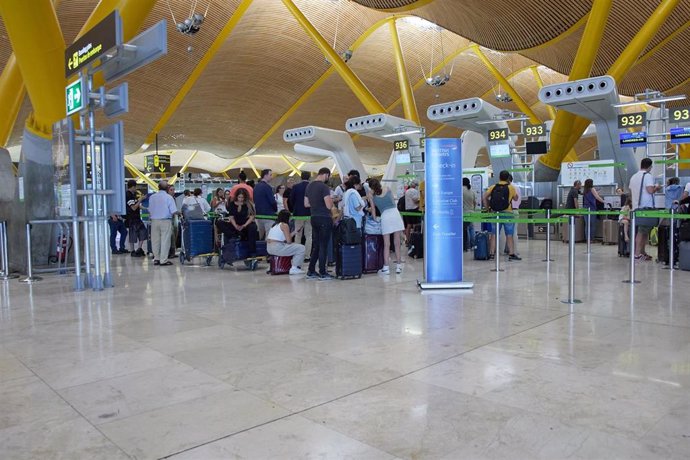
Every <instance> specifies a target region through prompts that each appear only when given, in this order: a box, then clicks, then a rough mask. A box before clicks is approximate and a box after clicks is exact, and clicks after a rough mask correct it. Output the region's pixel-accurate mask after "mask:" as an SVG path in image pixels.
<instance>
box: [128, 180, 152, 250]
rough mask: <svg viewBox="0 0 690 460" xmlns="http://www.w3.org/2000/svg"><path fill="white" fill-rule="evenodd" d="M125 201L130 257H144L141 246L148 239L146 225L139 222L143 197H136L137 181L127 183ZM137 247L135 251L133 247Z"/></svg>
mask: <svg viewBox="0 0 690 460" xmlns="http://www.w3.org/2000/svg"><path fill="white" fill-rule="evenodd" d="M125 199H126V201H127V214H126V217H125V222H126V224H127V229H128V230H129V249H130V251H131V254H132V257H144V256H146V253H145V252H144V249H143V248H142V246H143V245H144V243H145V242H146V239H147V237H148V231H147V230H146V225H144V222H143V221H142V220H141V202H142V201H144V196H143V195H142V196H139V197H137V181H135V180H134V179H130V180H129V181H127V194H126V196H125ZM135 245H137V246H138V247H137V249H136V250H135V249H134V246H135Z"/></svg>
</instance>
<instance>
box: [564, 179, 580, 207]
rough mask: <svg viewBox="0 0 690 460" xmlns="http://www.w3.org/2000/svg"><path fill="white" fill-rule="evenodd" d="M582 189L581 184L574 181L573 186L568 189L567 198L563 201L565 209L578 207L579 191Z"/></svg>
mask: <svg viewBox="0 0 690 460" xmlns="http://www.w3.org/2000/svg"><path fill="white" fill-rule="evenodd" d="M581 188H582V182H580V181H579V180H576V181H575V182H574V183H573V186H572V187H570V191H569V192H568V197H567V198H566V199H565V209H577V208H579V207H580V200H579V196H580V189H581Z"/></svg>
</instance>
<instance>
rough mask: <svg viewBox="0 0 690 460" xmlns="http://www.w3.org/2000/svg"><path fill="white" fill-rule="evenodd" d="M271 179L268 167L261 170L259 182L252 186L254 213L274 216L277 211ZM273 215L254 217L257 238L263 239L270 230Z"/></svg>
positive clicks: (271, 175)
mask: <svg viewBox="0 0 690 460" xmlns="http://www.w3.org/2000/svg"><path fill="white" fill-rule="evenodd" d="M271 179H273V172H272V171H271V170H270V169H264V170H263V171H261V179H259V183H258V184H256V186H254V207H255V208H256V214H257V215H259V216H275V215H276V214H277V212H278V205H277V203H276V198H275V195H274V193H273V187H271V184H270V182H271ZM274 222H275V217H274V218H272V219H256V225H257V227H258V228H259V239H260V240H263V239H264V237H265V236H266V234H267V233H268V232H269V231H271V227H273V223H274Z"/></svg>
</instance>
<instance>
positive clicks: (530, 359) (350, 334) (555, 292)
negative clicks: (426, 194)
mask: <svg viewBox="0 0 690 460" xmlns="http://www.w3.org/2000/svg"><path fill="white" fill-rule="evenodd" d="M520 245H521V252H522V255H523V258H524V260H523V261H522V262H517V263H515V262H510V263H504V264H503V265H504V268H505V271H504V272H501V273H498V274H497V273H492V272H491V271H490V268H492V266H493V265H492V263H490V262H476V261H473V260H470V257H469V255H468V254H466V255H465V261H466V267H465V273H466V279H468V280H472V281H474V282H475V283H476V286H475V288H474V289H473V290H472V291H470V292H428V293H420V292H419V291H418V289H417V287H416V280H417V278H419V277H420V274H421V268H422V263H421V261H417V260H408V261H407V263H406V264H405V269H404V272H403V274H402V275H391V276H387V277H384V276H380V275H367V276H365V277H364V278H363V279H361V280H354V281H333V282H319V281H308V280H305V279H299V278H295V277H288V276H279V277H270V276H268V275H266V274H265V273H264V272H262V271H257V272H253V273H252V272H247V271H244V270H239V271H235V270H232V269H230V270H228V269H226V270H223V271H220V270H218V269H217V268H214V267H204V266H188V265H185V266H180V265H179V264H176V265H175V266H174V267H153V265H152V263H151V262H150V261H142V260H141V259H132V258H130V257H127V256H118V257H116V258H115V260H114V267H115V276H114V279H115V282H116V284H117V287H116V288H115V289H110V290H106V291H103V292H91V291H88V292H81V293H73V292H72V291H71V280H70V279H69V278H60V277H46V278H45V280H44V281H42V282H39V283H36V284H34V285H33V286H26V285H22V284H19V283H18V282H17V281H16V280H13V281H10V282H4V283H3V282H0V290H1V291H0V292H1V294H2V295H1V296H0V300H1V303H0V305H1V308H0V458H1V459H3V460H10V459H89V460H91V459H120V458H122V459H125V458H137V459H156V458H163V457H170V458H173V459H176V460H182V459H203V460H207V459H235V458H246V459H293V458H294V459H301V458H308V459H330V458H333V459H340V458H347V459H389V458H403V459H447V460H450V459H497V458H507V459H561V458H580V459H607V460H610V459H632V458H635V459H651V458H675V459H687V458H690V391H689V390H690V296H689V295H688V285H689V284H690V272H680V271H676V272H670V271H668V270H663V269H661V268H660V267H659V266H658V265H657V264H655V263H651V262H648V263H639V264H638V275H637V277H638V279H639V280H641V281H642V282H641V283H640V284H637V285H635V286H632V287H631V286H630V285H627V284H623V283H621V280H623V279H625V278H627V270H628V265H627V262H628V260H627V259H619V258H618V257H617V256H616V249H615V248H614V247H612V246H607V247H603V246H595V247H594V248H593V254H591V255H589V256H588V255H586V254H585V253H584V252H585V247H584V246H582V245H578V246H577V248H576V257H577V260H576V271H577V276H576V296H577V297H578V298H580V299H581V300H582V302H583V303H581V304H577V305H573V306H571V305H566V304H563V303H561V301H560V300H561V299H563V298H565V297H566V295H567V288H566V286H567V284H566V279H567V277H566V275H567V259H566V257H567V251H566V248H567V247H566V246H565V245H562V244H561V243H558V244H554V247H553V256H554V258H555V259H556V261H554V262H552V263H551V264H548V265H547V264H545V263H543V262H542V261H541V260H542V258H543V253H544V244H543V242H531V243H527V242H524V241H522V242H521V243H520Z"/></svg>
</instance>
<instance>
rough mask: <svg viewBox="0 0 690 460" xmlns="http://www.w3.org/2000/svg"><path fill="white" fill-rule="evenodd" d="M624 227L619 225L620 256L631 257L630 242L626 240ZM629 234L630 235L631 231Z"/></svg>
mask: <svg viewBox="0 0 690 460" xmlns="http://www.w3.org/2000/svg"><path fill="white" fill-rule="evenodd" d="M623 229H624V227H623V226H622V225H619V226H618V257H630V244H628V243H627V242H626V241H625V234H624V231H623ZM628 236H630V232H629V231H628Z"/></svg>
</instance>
